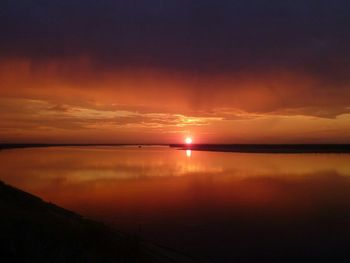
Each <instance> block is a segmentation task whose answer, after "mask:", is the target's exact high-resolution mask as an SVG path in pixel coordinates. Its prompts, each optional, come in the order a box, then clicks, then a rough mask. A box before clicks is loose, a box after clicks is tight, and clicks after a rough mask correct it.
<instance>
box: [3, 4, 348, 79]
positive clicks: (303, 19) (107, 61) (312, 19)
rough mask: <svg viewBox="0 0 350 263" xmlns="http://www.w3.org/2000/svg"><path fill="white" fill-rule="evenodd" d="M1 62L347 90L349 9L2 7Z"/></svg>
mask: <svg viewBox="0 0 350 263" xmlns="http://www.w3.org/2000/svg"><path fill="white" fill-rule="evenodd" d="M1 8H2V11H1V15H0V31H1V42H0V50H1V51H2V52H1V53H2V54H1V55H2V56H6V55H7V56H26V57H31V58H34V59H39V58H41V59H52V58H56V57H59V58H62V57H72V56H79V55H88V56H90V57H92V58H93V60H94V62H95V63H96V65H97V66H98V67H106V66H107V67H116V68H120V67H121V68H125V67H132V68H133V67H146V68H149V67H151V68H166V69H170V70H177V71H186V72H188V71H190V72H209V73H217V72H220V73H222V72H241V71H252V70H256V71H261V70H265V71H266V70H267V71H268V70H276V69H278V70H280V69H285V70H292V71H299V72H307V73H308V74H312V75H316V76H320V77H322V78H323V79H324V81H326V82H327V83H328V82H329V81H331V83H333V81H337V83H338V82H344V81H346V80H348V76H349V65H350V61H349V60H350V55H349V54H350V52H349V51H350V50H349V49H350V45H349V44H350V36H349V34H348V28H349V26H350V16H349V15H348V14H349V11H350V3H349V1H345V0H335V1H325V0H317V1H316V0H315V1H304V0H294V1H280V0H272V1H261V0H248V1H214V0H213V1H209V0H204V1H194V0H188V1H179V0H177V1H161V0H150V1H136V0H134V1H130V0H125V1H112V0H105V1H92V0H85V1H82V0H69V1H68V0H51V1H41V0H40V1H39V0H30V1H20V0H11V1H10V0H8V1H5V2H4V1H2V4H1Z"/></svg>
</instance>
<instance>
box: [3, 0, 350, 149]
mask: <svg viewBox="0 0 350 263" xmlns="http://www.w3.org/2000/svg"><path fill="white" fill-rule="evenodd" d="M349 14H350V1H348V0H333V1H329V0H327V1H326V0H308V1H306V0H293V1H288V0H284V1H281V0H269V1H262V0H245V1H238V0H227V1H223V0H221V1H219V0H212V1H209V0H202V1H195V0H186V1H185V0H176V1H175V0H174V1H172V0H168V1H166V0H147V1H145V0H143V1H141V0H119V1H116V0H28V1H23V0H5V1H1V2H0V142H39V143H40V142H43V143H51V142H52V143H71V142H73V143H179V142H180V143H181V142H183V139H184V138H185V137H186V136H192V138H193V141H194V142H195V143H350V34H349V28H350V15H349Z"/></svg>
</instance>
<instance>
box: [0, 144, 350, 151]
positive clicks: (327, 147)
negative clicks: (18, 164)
mask: <svg viewBox="0 0 350 263" xmlns="http://www.w3.org/2000/svg"><path fill="white" fill-rule="evenodd" d="M118 146H139V147H142V146H169V147H172V148H177V149H182V150H193V151H216V152H241V153H350V144H191V145H186V144H156V145H155V144H41V143H37V144H12V143H3V144H0V150H6V149H16V148H45V147H118Z"/></svg>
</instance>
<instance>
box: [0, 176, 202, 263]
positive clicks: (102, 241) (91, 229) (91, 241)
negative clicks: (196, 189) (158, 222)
mask: <svg viewBox="0 0 350 263" xmlns="http://www.w3.org/2000/svg"><path fill="white" fill-rule="evenodd" d="M0 211H1V216H0V261H1V262H125V263H129V262H130V263H132V262H155V263H156V262H195V261H194V260H192V259H191V258H188V257H187V256H186V255H182V254H180V253H177V252H176V251H173V250H171V249H168V248H165V247H162V246H159V245H156V244H153V243H150V242H146V241H142V240H141V239H140V238H139V237H137V236H131V235H127V234H124V233H121V232H118V231H116V230H114V229H112V228H110V227H108V226H106V225H104V224H102V223H98V222H95V221H92V220H89V219H86V218H83V217H82V216H80V215H78V214H75V213H73V212H71V211H68V210H65V209H63V208H60V207H58V206H56V205H54V204H51V203H46V202H44V201H42V200H41V199H40V198H38V197H35V196H33V195H31V194H28V193H26V192H23V191H21V190H19V189H16V188H13V187H11V186H8V185H6V184H4V183H3V182H1V181H0Z"/></svg>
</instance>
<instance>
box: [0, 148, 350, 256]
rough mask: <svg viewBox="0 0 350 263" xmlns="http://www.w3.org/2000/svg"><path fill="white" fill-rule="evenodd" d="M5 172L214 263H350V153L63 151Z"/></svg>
mask: <svg viewBox="0 0 350 263" xmlns="http://www.w3.org/2000/svg"><path fill="white" fill-rule="evenodd" d="M0 165H1V174H0V179H1V180H3V181H5V182H6V183H8V184H11V185H13V186H16V187H18V188H21V189H23V190H25V191H28V192H30V193H33V194H35V195H38V196H40V197H42V198H43V199H44V200H46V201H50V202H53V203H56V204H58V205H60V206H62V207H65V208H67V209H70V210H73V211H76V212H78V213H80V214H83V215H85V216H88V217H92V218H95V219H98V220H102V221H105V222H108V223H112V224H114V225H116V226H117V227H118V228H119V229H121V230H123V231H127V232H135V233H138V234H140V235H142V236H144V237H145V238H147V239H151V240H155V241H157V242H158V243H161V244H164V245H167V246H170V247H172V248H176V249H179V250H182V251H185V252H186V253H188V254H190V255H194V256H197V257H201V258H205V259H208V260H210V261H213V262H227V261H230V260H237V261H238V262H240V261H241V262H248V261H249V260H250V259H254V258H258V257H259V258H262V259H263V258H268V257H271V255H275V256H276V257H277V258H278V256H279V255H280V254H281V255H282V254H283V255H285V254H286V253H288V255H289V256H290V257H289V258H291V259H292V258H293V257H295V258H298V257H299V256H300V255H303V256H305V257H318V256H319V257H323V258H324V257H327V256H331V257H339V258H340V257H348V256H349V255H348V254H347V252H346V251H345V250H344V249H343V248H345V247H346V246H349V245H350V242H349V241H350V238H349V237H350V180H349V179H350V155H348V154H240V153H220V152H189V151H187V152H186V151H181V150H175V149H170V148H166V147H143V148H137V147H61V148H41V149H40V148H38V149H15V150H6V151H0ZM339 258H338V259H339ZM349 258H350V257H349Z"/></svg>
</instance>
